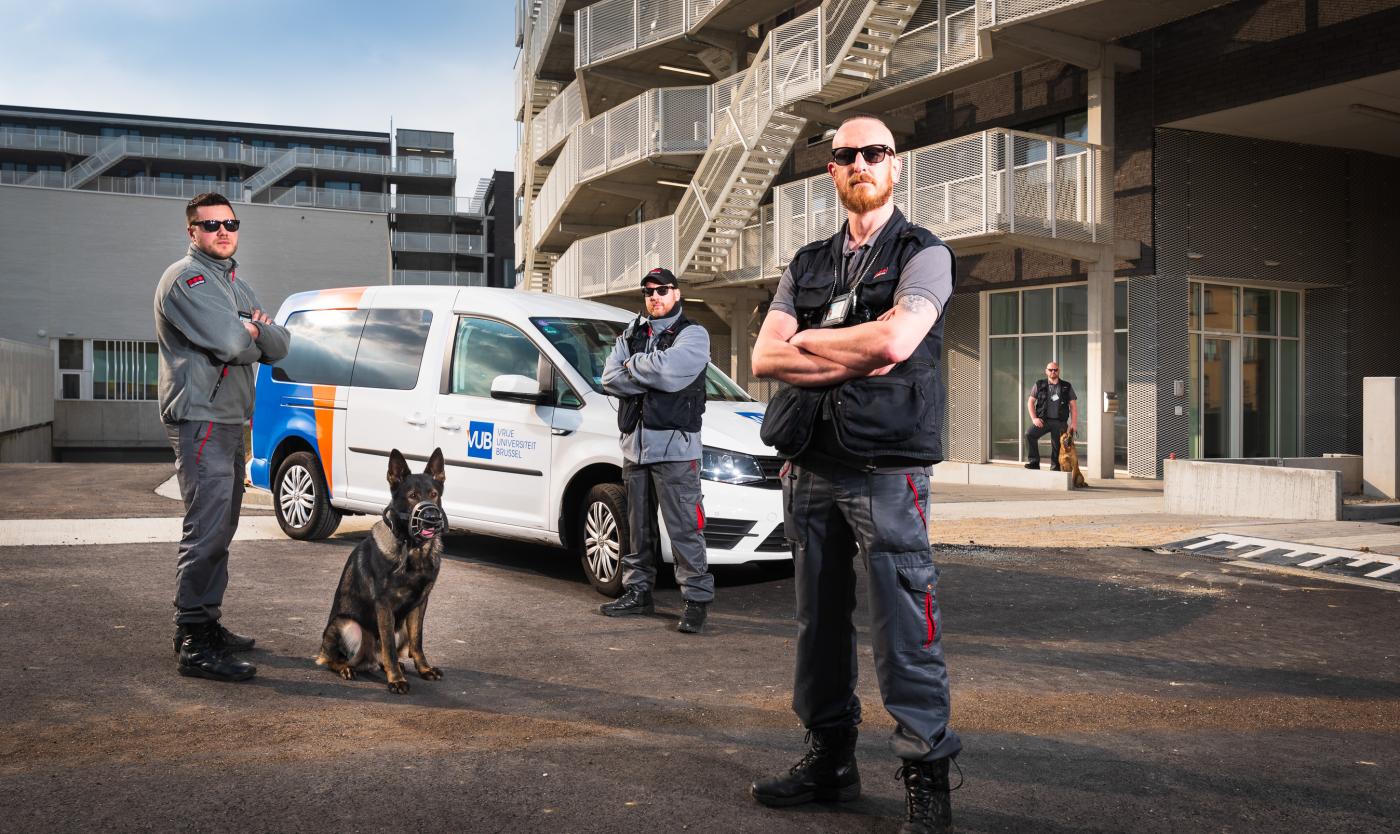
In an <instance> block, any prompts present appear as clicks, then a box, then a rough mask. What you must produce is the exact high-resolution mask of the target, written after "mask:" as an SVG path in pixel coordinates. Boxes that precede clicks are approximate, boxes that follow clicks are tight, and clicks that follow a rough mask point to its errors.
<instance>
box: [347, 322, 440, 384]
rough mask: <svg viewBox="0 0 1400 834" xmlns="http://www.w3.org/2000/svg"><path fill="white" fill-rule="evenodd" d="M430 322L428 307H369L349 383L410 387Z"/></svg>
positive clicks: (419, 363)
mask: <svg viewBox="0 0 1400 834" xmlns="http://www.w3.org/2000/svg"><path fill="white" fill-rule="evenodd" d="M432 324H433V314H432V312H430V311H428V310H370V311H369V318H368V319H367V320H366V321H365V330H364V335H363V336H361V337H360V351H359V353H358V354H356V356H355V372H354V374H352V376H351V379H350V384H351V385H353V386H355V387H357V388H393V389H397V390H400V391H407V390H409V389H411V388H413V387H414V386H415V385H417V384H418V367H419V366H420V365H421V364H422V363H423V347H424V346H425V345H426V344H427V343H428V330H429V328H431V327H432Z"/></svg>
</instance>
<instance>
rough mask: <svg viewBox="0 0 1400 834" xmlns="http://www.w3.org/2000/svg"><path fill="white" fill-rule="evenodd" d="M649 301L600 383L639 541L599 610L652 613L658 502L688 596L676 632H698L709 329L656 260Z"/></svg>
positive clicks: (705, 601) (705, 588)
mask: <svg viewBox="0 0 1400 834" xmlns="http://www.w3.org/2000/svg"><path fill="white" fill-rule="evenodd" d="M642 301H643V303H644V305H645V307H646V312H644V313H643V314H642V315H640V316H638V317H637V319H636V321H633V322H632V323H631V324H630V325H628V326H627V329H626V330H624V331H623V333H622V335H621V336H619V337H618V339H617V344H616V345H614V347H613V352H612V355H611V356H609V357H608V362H607V365H606V366H605V367H604V369H603V390H605V391H607V392H608V393H609V394H613V395H615V396H617V397H618V398H619V399H620V400H621V404H620V405H619V407H618V410H617V425H618V429H620V430H621V432H622V456H623V459H624V460H623V465H622V479H623V482H624V483H625V485H626V487H627V527H628V530H629V532H630V533H631V545H632V547H631V549H630V550H629V551H628V552H627V553H624V554H623V555H622V585H623V594H622V596H621V597H619V598H618V599H617V600H616V601H615V602H610V603H607V604H605V605H603V606H601V607H600V610H601V611H602V612H603V613H604V614H606V615H607V616H609V617H620V616H624V615H628V614H650V613H651V612H652V610H653V605H652V598H651V591H652V588H653V587H654V586H655V585H656V566H657V564H658V563H659V562H660V560H661V536H660V531H659V530H658V529H657V526H656V511H657V508H658V505H659V507H660V510H661V516H662V519H663V520H664V521H665V522H666V532H667V533H669V534H670V536H671V551H672V553H673V555H674V556H675V563H676V564H675V568H676V584H677V585H679V586H680V589H681V596H682V597H683V598H684V599H685V611H684V613H683V614H682V615H681V619H680V622H679V623H677V624H676V630H677V631H680V632H682V633H685V634H698V633H700V632H701V631H702V630H703V629H704V627H705V611H706V606H708V605H709V604H710V602H711V601H712V600H713V599H714V598H715V578H714V576H713V575H711V574H710V572H709V566H708V564H707V561H706V558H705V537H704V535H703V533H702V531H703V530H704V529H705V509H704V507H703V506H702V505H701V498H700V455H701V450H702V446H701V443H700V418H701V415H702V414H703V413H704V412H705V369H706V368H707V367H708V366H709V363H710V334H709V333H707V332H706V331H705V328H704V327H702V326H701V325H699V324H697V323H695V322H693V321H691V320H690V319H688V318H686V317H685V313H684V312H682V306H681V289H680V286H679V285H677V283H676V276H675V275H673V274H671V270H669V269H665V268H662V267H657V268H656V269H653V270H651V271H650V272H648V273H646V274H645V275H643V276H642Z"/></svg>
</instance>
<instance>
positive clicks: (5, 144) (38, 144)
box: [0, 127, 98, 156]
mask: <svg viewBox="0 0 1400 834" xmlns="http://www.w3.org/2000/svg"><path fill="white" fill-rule="evenodd" d="M97 142H98V138H97V137H96V136H85V135H83V134H80V133H69V132H68V131H66V130H65V131H56V130H35V129H33V128H27V127H0V148H3V149H5V150H19V151H53V152H55V153H66V154H73V155H74V156H90V155H92V154H94V153H97Z"/></svg>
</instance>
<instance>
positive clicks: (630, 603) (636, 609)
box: [598, 585, 654, 617]
mask: <svg viewBox="0 0 1400 834" xmlns="http://www.w3.org/2000/svg"><path fill="white" fill-rule="evenodd" d="M598 610H599V611H602V612H603V613H604V614H606V615H608V616H609V617H624V616H626V615H628V614H650V613H651V612H652V611H653V610H654V608H653V606H652V604H651V591H647V590H643V589H642V588H641V587H639V586H637V585H629V586H628V587H627V592H626V593H625V594H623V595H622V596H620V597H618V598H617V599H615V600H613V601H612V602H605V603H603V604H602V605H600V606H598Z"/></svg>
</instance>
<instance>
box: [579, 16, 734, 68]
mask: <svg viewBox="0 0 1400 834" xmlns="http://www.w3.org/2000/svg"><path fill="white" fill-rule="evenodd" d="M733 2H738V0H661V1H660V2H657V0H649V2H643V0H599V2H597V3H594V4H592V5H590V6H586V7H584V8H582V9H579V10H578V11H577V12H576V13H575V15H574V68H575V69H583V68H585V67H588V66H591V65H593V64H596V63H599V62H601V61H606V60H608V59H611V58H615V57H617V56H618V55H624V54H626V53H628V52H635V51H637V50H638V49H642V48H644V47H647V46H651V45H652V44H656V43H661V42H663V41H668V40H671V39H673V38H679V37H681V36H682V35H687V34H694V32H695V31H696V30H698V29H700V28H701V27H702V26H703V25H704V22H705V21H706V20H707V19H708V18H709V17H710V16H711V15H712V14H713V13H714V12H715V11H716V10H717V9H718V8H719V7H721V6H725V5H728V4H730V3H733Z"/></svg>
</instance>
